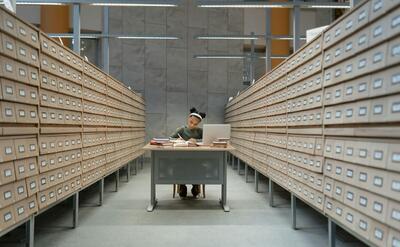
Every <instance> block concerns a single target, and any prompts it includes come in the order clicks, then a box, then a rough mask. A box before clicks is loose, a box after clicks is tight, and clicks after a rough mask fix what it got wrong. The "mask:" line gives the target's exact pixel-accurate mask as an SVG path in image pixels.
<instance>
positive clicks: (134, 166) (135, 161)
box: [132, 159, 138, 175]
mask: <svg viewBox="0 0 400 247" xmlns="http://www.w3.org/2000/svg"><path fill="white" fill-rule="evenodd" d="M132 162H133V163H134V164H133V168H134V169H135V172H134V173H133V175H136V174H137V167H138V166H137V163H138V162H137V159H134V160H133V161H132Z"/></svg>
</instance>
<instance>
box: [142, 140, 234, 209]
mask: <svg viewBox="0 0 400 247" xmlns="http://www.w3.org/2000/svg"><path fill="white" fill-rule="evenodd" d="M143 149H144V150H149V151H150V152H151V190H150V205H149V206H148V207H147V211H149V212H151V211H153V210H154V208H155V207H156V205H157V199H156V184H220V185H221V199H220V204H221V206H222V208H223V209H224V211H225V212H229V207H228V205H227V204H226V185H227V183H226V166H227V164H226V157H227V152H228V151H232V150H234V148H233V147H232V146H230V145H228V147H226V148H216V147H210V146H200V147H172V146H156V145H150V144H147V145H146V146H144V147H143Z"/></svg>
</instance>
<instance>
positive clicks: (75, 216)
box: [72, 192, 79, 228]
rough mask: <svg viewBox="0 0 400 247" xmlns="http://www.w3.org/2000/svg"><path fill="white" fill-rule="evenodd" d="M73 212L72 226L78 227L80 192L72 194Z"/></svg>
mask: <svg viewBox="0 0 400 247" xmlns="http://www.w3.org/2000/svg"><path fill="white" fill-rule="evenodd" d="M72 214H73V216H72V228H77V227H78V222H79V192H76V193H75V195H73V196H72Z"/></svg>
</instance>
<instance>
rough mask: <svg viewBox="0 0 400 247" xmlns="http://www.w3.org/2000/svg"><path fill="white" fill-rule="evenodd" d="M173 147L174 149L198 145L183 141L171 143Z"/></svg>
mask: <svg viewBox="0 0 400 247" xmlns="http://www.w3.org/2000/svg"><path fill="white" fill-rule="evenodd" d="M173 143H174V144H173V146H174V147H197V146H198V145H197V144H195V143H192V142H189V141H185V140H180V139H178V140H174V141H173Z"/></svg>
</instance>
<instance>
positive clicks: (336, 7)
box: [307, 5, 351, 9]
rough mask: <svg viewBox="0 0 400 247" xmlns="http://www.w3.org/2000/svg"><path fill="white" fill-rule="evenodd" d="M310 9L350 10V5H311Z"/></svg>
mask: <svg viewBox="0 0 400 247" xmlns="http://www.w3.org/2000/svg"><path fill="white" fill-rule="evenodd" d="M307 7H308V8H315V9H350V8H351V6H350V5H309V6H307Z"/></svg>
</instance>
